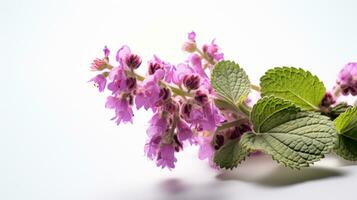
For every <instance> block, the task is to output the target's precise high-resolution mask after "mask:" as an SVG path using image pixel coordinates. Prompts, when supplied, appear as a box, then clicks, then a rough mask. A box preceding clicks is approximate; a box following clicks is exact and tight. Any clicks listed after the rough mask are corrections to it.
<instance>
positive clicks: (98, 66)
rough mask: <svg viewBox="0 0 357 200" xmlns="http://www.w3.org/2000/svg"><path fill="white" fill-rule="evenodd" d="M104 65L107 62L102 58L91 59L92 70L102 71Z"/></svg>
mask: <svg viewBox="0 0 357 200" xmlns="http://www.w3.org/2000/svg"><path fill="white" fill-rule="evenodd" d="M106 67H107V63H106V62H105V61H104V60H102V59H99V58H97V59H95V60H93V62H92V64H91V66H90V69H91V70H92V71H102V70H103V69H105V68H106Z"/></svg>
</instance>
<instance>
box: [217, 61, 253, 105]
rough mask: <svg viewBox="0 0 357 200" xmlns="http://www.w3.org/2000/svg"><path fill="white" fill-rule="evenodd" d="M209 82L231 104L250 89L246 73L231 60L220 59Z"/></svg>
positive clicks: (242, 97) (235, 102)
mask: <svg viewBox="0 0 357 200" xmlns="http://www.w3.org/2000/svg"><path fill="white" fill-rule="evenodd" d="M211 84H212V87H213V89H214V90H215V91H216V92H217V94H218V95H219V96H221V97H222V98H223V99H225V100H226V101H228V102H229V103H231V104H233V105H237V103H239V102H240V101H242V100H243V99H244V98H245V97H246V96H247V95H248V94H249V91H250V82H249V79H248V76H247V74H246V73H245V72H244V70H243V69H242V68H240V67H239V65H238V64H236V63H234V62H232V61H221V62H219V63H217V64H216V65H215V67H214V69H213V71H212V75H211Z"/></svg>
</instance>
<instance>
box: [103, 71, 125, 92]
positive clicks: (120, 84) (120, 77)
mask: <svg viewBox="0 0 357 200" xmlns="http://www.w3.org/2000/svg"><path fill="white" fill-rule="evenodd" d="M109 79H110V80H112V82H110V83H109V84H108V89H109V90H110V91H112V94H119V93H121V92H123V91H126V90H127V77H126V75H125V71H124V69H123V67H121V66H119V67H115V68H114V69H113V70H112V71H111V72H110V73H109Z"/></svg>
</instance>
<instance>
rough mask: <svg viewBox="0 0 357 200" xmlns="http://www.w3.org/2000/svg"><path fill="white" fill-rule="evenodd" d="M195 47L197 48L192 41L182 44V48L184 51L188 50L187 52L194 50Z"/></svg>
mask: <svg viewBox="0 0 357 200" xmlns="http://www.w3.org/2000/svg"><path fill="white" fill-rule="evenodd" d="M196 48H197V46H196V43H195V42H192V41H188V42H185V43H184V44H183V45H182V50H183V51H185V52H188V53H193V52H195V51H196Z"/></svg>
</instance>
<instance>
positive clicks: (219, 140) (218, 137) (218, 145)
mask: <svg viewBox="0 0 357 200" xmlns="http://www.w3.org/2000/svg"><path fill="white" fill-rule="evenodd" d="M214 143H215V144H214V149H215V150H218V149H219V148H221V147H222V146H223V144H224V136H223V135H216V137H215V140H214Z"/></svg>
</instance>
